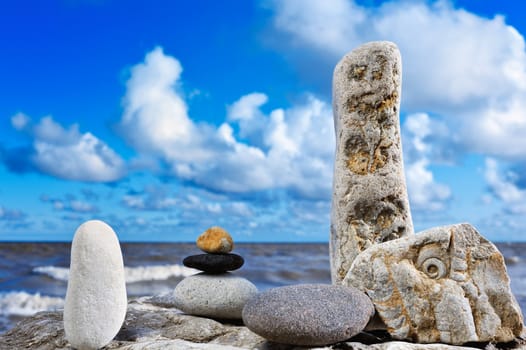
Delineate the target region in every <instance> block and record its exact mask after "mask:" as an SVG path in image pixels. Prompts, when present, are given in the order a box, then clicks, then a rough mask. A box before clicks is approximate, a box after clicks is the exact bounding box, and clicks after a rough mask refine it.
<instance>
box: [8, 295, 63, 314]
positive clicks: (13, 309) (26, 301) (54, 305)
mask: <svg viewBox="0 0 526 350" xmlns="http://www.w3.org/2000/svg"><path fill="white" fill-rule="evenodd" d="M62 307H64V299H63V298H58V297H50V296H43V295H40V293H36V294H29V293H27V292H7V293H0V314H1V315H16V316H31V315H33V314H35V313H37V312H39V311H50V310H57V309H60V308H62Z"/></svg>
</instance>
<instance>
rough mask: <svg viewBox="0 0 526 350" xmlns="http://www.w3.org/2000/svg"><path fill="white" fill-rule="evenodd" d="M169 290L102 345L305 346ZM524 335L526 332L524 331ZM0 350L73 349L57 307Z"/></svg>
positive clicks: (383, 343) (381, 344) (275, 349)
mask: <svg viewBox="0 0 526 350" xmlns="http://www.w3.org/2000/svg"><path fill="white" fill-rule="evenodd" d="M171 300H172V298H171V296H170V295H164V296H157V297H151V298H141V299H140V300H136V301H131V302H130V303H129V304H128V312H127V314H126V320H125V321H124V325H123V327H122V329H121V331H120V332H119V333H118V334H117V336H116V337H115V339H114V340H113V341H111V343H110V344H108V345H107V346H106V347H104V348H103V349H104V350H109V349H116V350H117V349H118V350H152V349H155V350H157V349H159V350H160V349H169V350H172V349H173V350H176V349H177V350H186V349H218V350H225V349H261V350H293V349H294V350H300V349H301V350H306V349H309V348H305V347H301V348H298V347H296V346H287V345H282V344H276V343H271V342H268V341H266V340H265V339H263V338H262V337H260V336H258V335H257V334H255V333H252V332H251V331H250V330H248V329H247V328H246V327H243V326H241V325H235V324H228V323H220V322H217V321H214V320H210V319H206V318H202V317H196V316H188V315H183V314H181V313H180V312H179V311H178V310H176V309H174V308H173V302H172V301H171ZM525 335H526V334H525ZM474 345H476V346H477V347H478V348H482V349H487V350H496V349H512V348H513V349H526V345H525V342H524V341H523V340H520V339H518V340H517V341H515V342H512V343H509V344H495V345H494V344H491V343H490V344H474ZM0 349H1V350H13V349H17V350H19V349H31V350H33V349H38V350H66V349H67V350H72V347H71V345H70V344H69V343H68V342H67V340H66V339H65V338H64V328H63V322H62V312H60V311H57V312H41V313H38V314H36V315H35V316H33V317H31V318H28V319H26V320H24V321H22V322H21V323H19V324H18V325H17V326H16V327H15V328H13V329H12V330H10V331H8V332H7V333H4V334H0ZM310 349H327V350H329V349H340V350H395V349H396V350H406V349H407V350H476V349H475V348H473V347H458V346H448V345H444V344H427V345H425V344H412V343H406V342H400V341H396V342H393V341H388V339H385V338H381V337H377V336H373V335H371V334H366V333H362V334H359V335H358V336H356V337H354V338H353V339H351V340H350V341H349V342H344V343H339V344H336V345H332V346H328V347H322V348H310Z"/></svg>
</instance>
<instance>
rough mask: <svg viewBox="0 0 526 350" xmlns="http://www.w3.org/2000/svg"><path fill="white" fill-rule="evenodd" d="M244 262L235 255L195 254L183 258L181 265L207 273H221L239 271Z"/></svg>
mask: <svg viewBox="0 0 526 350" xmlns="http://www.w3.org/2000/svg"><path fill="white" fill-rule="evenodd" d="M244 263H245V260H244V259H243V258H242V257H241V256H240V255H237V254H231V253H230V254H197V255H190V256H187V257H186V258H184V260H183V265H184V266H186V267H191V268H194V269H198V270H201V271H203V272H207V273H222V272H226V271H233V270H237V269H239V268H240V267H241V266H243V264H244Z"/></svg>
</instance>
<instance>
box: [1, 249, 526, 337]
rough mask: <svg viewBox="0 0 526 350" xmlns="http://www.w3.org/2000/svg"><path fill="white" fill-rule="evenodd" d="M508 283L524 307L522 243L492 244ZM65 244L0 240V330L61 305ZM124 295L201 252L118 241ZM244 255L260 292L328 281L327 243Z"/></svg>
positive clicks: (181, 269)
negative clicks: (499, 257) (123, 278)
mask: <svg viewBox="0 0 526 350" xmlns="http://www.w3.org/2000/svg"><path fill="white" fill-rule="evenodd" d="M496 245H497V247H498V248H499V250H500V251H501V252H502V254H503V255H504V257H505V260H506V264H507V269H508V274H509V275H510V278H511V288H512V291H513V293H514V295H515V297H516V298H517V300H518V302H519V304H520V305H521V308H522V310H523V313H524V311H526V243H496ZM70 248H71V244H70V243H0V334H1V333H3V332H5V331H7V330H8V329H10V328H12V327H14V326H15V325H16V323H17V322H19V321H21V320H23V319H24V318H26V317H29V316H31V315H33V314H35V313H37V312H39V311H44V310H58V309H61V308H63V305H64V297H65V294H66V287H67V280H68V274H69V259H70ZM121 249H122V251H123V257H124V265H125V274H126V287H127V292H128V297H129V299H132V298H136V297H140V296H147V295H154V294H164V293H170V292H171V291H173V289H174V287H175V286H176V285H177V283H178V282H179V281H181V280H182V279H183V278H185V277H186V276H189V275H192V274H194V273H196V272H197V271H195V270H193V269H189V268H187V267H185V266H183V265H182V260H183V259H184V258H185V257H186V256H188V255H193V254H201V253H202V252H200V251H199V250H198V249H197V247H196V246H195V244H194V243H121ZM233 252H234V253H236V254H239V255H241V256H242V257H243V258H244V259H245V264H244V265H243V266H242V267H241V269H239V270H237V271H234V272H233V273H235V274H236V275H238V276H242V277H245V278H247V279H249V280H250V281H251V282H252V283H254V284H255V285H256V286H257V287H258V289H259V290H260V291H263V290H267V289H269V288H273V287H278V286H285V285H291V284H300V283H331V277H330V260H329V245H328V243H275V244H274V243H238V244H236V246H235V249H234V251H233Z"/></svg>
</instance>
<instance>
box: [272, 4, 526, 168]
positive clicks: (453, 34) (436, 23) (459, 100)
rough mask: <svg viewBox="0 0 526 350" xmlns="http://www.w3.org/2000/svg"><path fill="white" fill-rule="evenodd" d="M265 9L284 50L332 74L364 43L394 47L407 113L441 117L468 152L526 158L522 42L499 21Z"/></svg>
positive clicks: (411, 8) (347, 7) (319, 7)
mask: <svg viewBox="0 0 526 350" xmlns="http://www.w3.org/2000/svg"><path fill="white" fill-rule="evenodd" d="M270 4H271V5H270V7H271V9H272V10H273V12H274V16H273V26H274V29H275V30H276V31H277V32H278V33H280V34H285V35H286V36H287V37H288V38H289V40H282V41H280V44H281V46H280V47H281V48H282V49H283V50H284V51H286V52H291V51H293V52H303V53H304V52H308V53H309V55H308V57H311V58H310V60H311V61H312V60H317V61H318V62H320V63H321V62H325V67H326V70H327V71H332V69H333V67H334V65H335V63H336V61H337V60H339V59H340V58H341V57H342V56H343V55H344V54H345V53H347V52H348V51H350V50H352V49H353V48H355V47H357V46H359V45H360V44H362V43H364V42H367V41H373V40H390V41H393V42H395V43H396V44H397V45H398V47H399V48H400V51H401V54H402V62H403V80H402V81H403V86H402V88H403V93H402V109H403V110H404V111H406V112H410V113H415V112H426V113H433V114H438V115H441V116H443V117H444V119H445V121H446V122H447V124H448V125H449V126H450V130H455V133H452V134H451V137H452V138H455V140H453V141H454V142H456V141H458V140H461V141H462V144H463V149H464V151H466V152H482V153H485V154H489V155H492V156H495V157H506V158H509V159H526V138H524V137H523V136H522V135H524V134H525V133H526V112H525V111H526V102H525V101H526V50H525V41H524V37H523V36H522V35H521V34H520V33H519V32H518V31H517V30H516V29H515V28H514V27H512V26H510V25H508V24H507V23H506V21H505V18H504V17H503V16H500V15H495V16H494V17H492V18H485V17H482V16H479V15H476V14H474V13H470V12H468V11H466V10H464V9H461V8H457V7H455V6H454V4H453V3H452V2H450V1H447V0H438V1H423V0H417V1H397V2H384V3H382V4H381V5H377V6H373V7H365V6H362V5H359V4H357V3H356V2H355V1H353V0H327V1H310V0H308V1H294V0H291V1H272V2H270ZM313 56H314V57H315V58H312V57H313ZM292 57H295V58H296V59H297V58H300V59H301V60H305V57H306V55H305V54H299V55H293V56H292ZM296 63H298V66H301V61H297V62H296ZM309 74H312V71H310V73H309ZM326 78H327V79H330V77H329V75H327V77H326Z"/></svg>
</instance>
